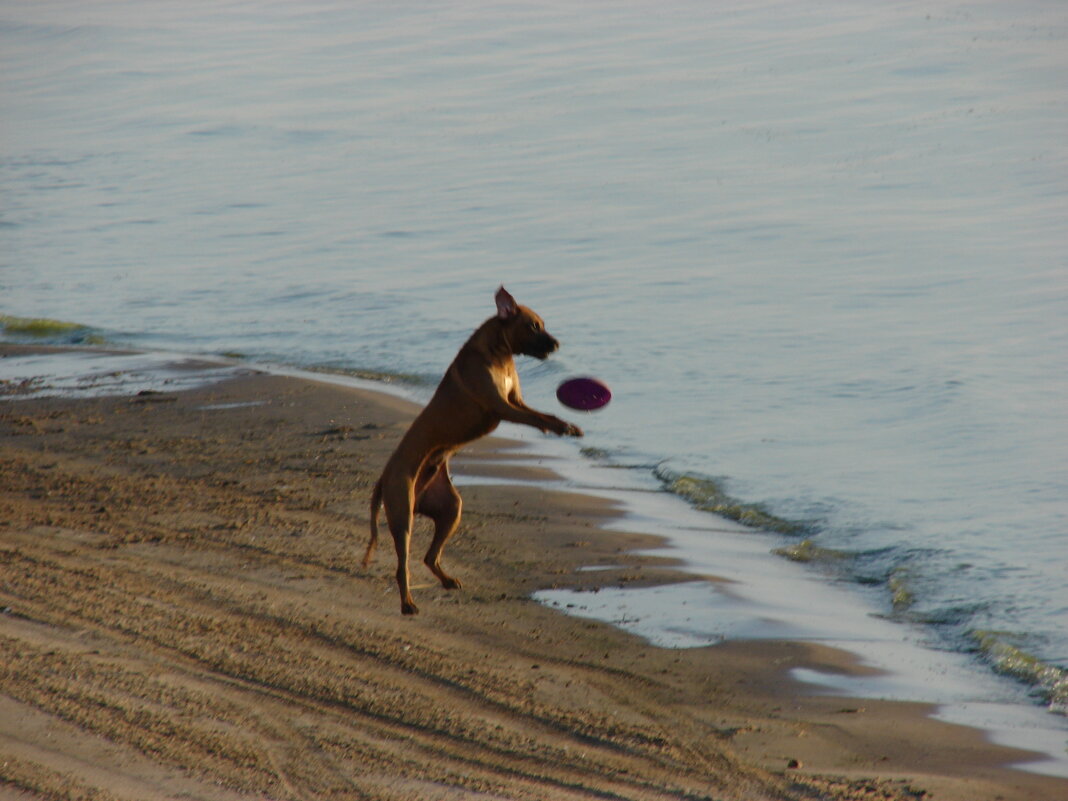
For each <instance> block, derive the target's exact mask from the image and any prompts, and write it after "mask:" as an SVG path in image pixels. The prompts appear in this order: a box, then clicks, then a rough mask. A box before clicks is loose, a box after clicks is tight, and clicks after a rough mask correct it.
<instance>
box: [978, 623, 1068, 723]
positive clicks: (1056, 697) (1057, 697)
mask: <svg viewBox="0 0 1068 801" xmlns="http://www.w3.org/2000/svg"><path fill="white" fill-rule="evenodd" d="M969 634H970V636H971V638H972V640H973V641H974V642H975V644H976V646H977V647H978V649H979V653H980V654H982V656H983V658H984V659H986V660H987V661H988V662H989V663H990V664H991V665H993V667H994V670H996V671H997V672H998V673H1002V674H1004V675H1006V676H1012V677H1013V678H1016V679H1019V680H1020V681H1024V682H1026V683H1027V684H1030V685H1032V686H1033V687H1034V688H1035V690H1036V692H1037V693H1038V694H1039V695H1041V697H1042V698H1043V700H1044V701H1045V702H1046V703H1047V704H1048V705H1049V709H1050V711H1051V712H1056V713H1058V714H1061V715H1068V670H1065V669H1064V668H1060V667H1057V666H1056V665H1050V664H1047V663H1045V662H1043V661H1042V660H1041V659H1039V658H1038V657H1037V656H1034V655H1033V654H1030V653H1028V652H1027V651H1025V650H1024V649H1023V648H1021V647H1020V646H1019V645H1017V644H1016V643H1015V642H1013V640H1014V639H1015V638H1014V636H1013V635H1012V634H1011V633H1010V632H1007V631H988V630H975V631H972V632H969Z"/></svg>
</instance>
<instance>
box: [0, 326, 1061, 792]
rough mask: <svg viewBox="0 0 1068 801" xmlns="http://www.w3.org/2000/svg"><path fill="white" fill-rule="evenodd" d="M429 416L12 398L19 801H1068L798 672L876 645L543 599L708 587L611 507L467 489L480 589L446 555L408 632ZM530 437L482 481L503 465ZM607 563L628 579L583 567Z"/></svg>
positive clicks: (3, 589) (362, 409)
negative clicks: (404, 563) (408, 567)
mask: <svg viewBox="0 0 1068 801" xmlns="http://www.w3.org/2000/svg"><path fill="white" fill-rule="evenodd" d="M17 350H18V349H17V348H13V347H7V348H3V349H0V356H2V355H3V353H5V352H15V351H17ZM7 389H8V390H17V388H14V387H8V388H7ZM414 411H415V410H414V407H412V406H411V405H410V404H408V403H405V402H403V401H400V400H397V399H395V398H392V397H390V396H387V395H382V394H378V393H372V392H364V391H358V390H353V389H348V388H340V387H336V386H332V385H328V384H325V383H319V382H315V381H307V380H302V379H295V378H282V377H276V376H265V375H259V374H250V375H248V376H245V377H241V378H237V379H234V380H229V381H226V382H224V383H221V384H216V385H214V386H211V387H208V388H205V389H201V390H193V391H187V392H180V393H174V394H151V395H140V396H136V397H132V398H130V397H125V398H108V399H95V400H40V399H38V400H19V399H17V397H16V399H10V400H6V401H2V402H0V460H2V461H0V798H4V799H8V798H12V799H27V798H47V799H83V798H84V799H131V800H132V799H137V800H138V801H148V800H149V799H178V798H182V799H220V800H222V799H245V798H256V799H268V798H269V799H304V800H305V801H310V800H311V799H333V798H337V799H348V798H354V799H355V798H360V799H362V798H367V799H427V800H429V801H433V800H434V799H467V798H477V799H536V800H538V801H552V800H554V799H561V801H562V800H563V799H576V800H578V799H816V798H827V799H921V798H923V799H960V800H961V801H964V799H967V800H968V801H983V799H991V800H992V799H1036V800H1037V799H1044V800H1051V799H1055V798H1065V797H1068V782H1066V781H1064V780H1059V779H1050V778H1044V777H1041V776H1035V775H1030V774H1027V773H1023V772H1020V771H1015V770H1009V769H1005V768H1003V767H999V766H1002V765H1004V764H1005V763H1006V762H1009V761H1019V760H1020V759H1022V758H1024V757H1025V756H1026V755H1024V754H1021V753H1020V752H1014V751H1010V750H1007V749H1004V748H999V747H995V746H991V745H989V744H987V743H986V742H985V741H984V740H983V739H982V737H981V736H980V735H979V734H978V733H977V732H975V731H973V730H970V729H967V728H962V727H956V726H952V725H948V724H944V723H939V722H936V721H933V720H931V719H929V718H927V717H925V712H926V711H927V710H926V709H925V708H924V707H922V706H920V705H916V704H904V703H882V702H873V701H870V700H862V701H850V700H844V699H842V698H828V697H820V696H813V695H808V694H806V692H805V690H804V688H803V687H801V686H799V685H797V684H795V683H793V682H791V681H790V680H788V679H786V678H785V675H786V673H787V671H788V670H790V669H791V668H793V667H797V666H801V665H809V666H814V667H818V668H821V669H824V670H851V669H853V667H852V665H851V659H850V657H849V655H847V654H843V653H841V652H838V651H834V650H831V649H827V648H821V647H814V646H811V645H803V644H797V643H727V644H724V645H719V646H715V647H708V648H700V649H688V650H668V649H661V648H656V647H653V646H651V645H648V644H646V643H644V642H642V641H640V640H638V639H636V638H634V637H632V636H630V635H627V634H625V633H623V632H620V631H618V630H616V629H613V628H611V627H609V626H606V625H602V624H599V623H594V622H590V621H585V620H580V619H577V618H573V617H568V616H565V615H563V614H560V613H559V612H556V611H553V610H551V609H548V608H546V607H544V606H541V605H539V604H537V603H535V602H533V601H532V600H530V599H529V594H530V593H531V592H533V591H534V590H537V589H542V588H546V587H554V586H559V587H586V588H589V589H594V588H595V582H596V583H600V584H611V585H620V584H630V585H633V584H635V583H645V584H648V583H653V582H659V581H671V580H675V579H677V578H678V576H677V575H675V574H674V573H673V572H672V570H671V566H670V565H669V564H664V563H663V562H657V561H656V560H652V559H649V558H639V557H637V556H635V555H634V554H632V553H630V551H631V550H632V549H634V548H635V547H637V546H646V545H649V544H651V542H652V538H650V537H646V536H643V535H641V534H640V533H636V534H634V535H621V534H618V533H611V532H606V531H604V530H602V529H601V527H600V525H599V524H600V522H601V521H603V520H604V519H605V517H606V516H609V515H612V514H614V510H613V509H612V507H611V505H610V504H609V503H608V502H606V501H602V500H598V499H594V498H583V497H579V496H573V495H565V494H560V493H553V492H549V491H545V490H540V489H536V488H531V487H529V486H527V487H512V486H499V485H497V486H486V487H479V486H474V487H467V488H465V489H464V490H463V493H464V497H465V514H464V520H463V524H462V526H461V529H460V532H459V534H458V535H457V537H456V539H455V541H454V542H453V543H451V544H450V547H449V549H448V550H447V552H446V556H445V560H446V563H447V564H448V566H449V568H450V570H452V571H453V572H455V573H456V574H457V575H458V576H459V577H460V578H462V579H463V580H464V583H465V588H464V589H463V590H461V591H456V592H446V591H445V590H443V589H442V588H441V587H440V586H438V585H437V584H436V582H435V581H433V580H432V577H431V576H430V574H429V572H428V571H426V570H425V569H424V568H423V566H422V565H421V564H420V563H419V561H418V559H416V560H415V561H414V563H413V571H414V575H415V582H416V589H415V594H416V599H417V602H418V603H419V604H420V608H421V610H422V614H420V615H419V616H417V617H415V618H404V617H402V616H401V615H400V613H399V602H398V598H397V592H396V587H395V584H394V581H393V571H394V568H395V564H394V560H393V555H392V550H391V549H390V548H389V547H388V543H384V546H385V547H383V548H382V549H380V551H379V555H378V558H377V560H376V561H375V563H374V565H373V566H372V567H371V568H370V569H368V570H364V569H362V568H360V567H359V560H360V557H361V555H362V551H363V547H364V544H365V542H366V537H367V513H368V509H367V498H368V492H369V488H370V486H371V485H372V484H373V482H374V480H375V478H376V477H377V473H378V471H379V470H380V468H381V466H382V464H383V463H384V460H385V458H386V457H387V455H388V453H389V452H390V450H391V449H392V447H393V446H394V445H395V443H396V442H397V439H398V437H399V436H400V434H401V433H402V432H403V430H404V426H405V424H406V422H407V421H408V420H410V418H411V416H412V414H413V412H414ZM499 445H500V442H499V441H498V442H497V444H496V445H495V444H494V443H492V442H488V441H487V443H486V444H483V445H481V446H479V447H476V448H473V449H471V451H469V452H468V453H467V456H466V457H463V456H462V457H461V458H460V459H459V460H458V462H457V465H456V467H457V471H458V472H463V471H465V470H466V471H468V472H469V473H476V474H477V473H485V472H486V471H488V470H498V468H493V467H491V466H488V465H487V464H485V457H486V456H487V455H491V454H492V449H493V448H494V447H497V446H499ZM480 462H481V463H480ZM515 465H516V467H515V468H514V470H515V471H519V472H521V471H522V470H523V469H524V468H525V466H526V462H525V461H524V460H523V459H518V460H516V461H515ZM529 466H530V467H531V468H537V467H538V466H537V465H534V464H530V465H529ZM427 535H428V530H427V527H426V526H425V525H421V526H420V528H419V529H418V531H417V533H416V543H417V548H418V546H420V545H422V546H424V547H425V543H426V542H427V539H428V537H427ZM598 562H603V563H613V564H619V565H623V567H622V568H620V569H619V570H615V571H598V572H596V573H592V572H576V569H577V568H578V567H580V566H582V565H587V564H593V563H598Z"/></svg>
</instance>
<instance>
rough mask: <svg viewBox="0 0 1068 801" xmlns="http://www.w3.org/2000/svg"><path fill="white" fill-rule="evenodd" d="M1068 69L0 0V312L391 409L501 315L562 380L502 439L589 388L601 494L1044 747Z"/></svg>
mask: <svg viewBox="0 0 1068 801" xmlns="http://www.w3.org/2000/svg"><path fill="white" fill-rule="evenodd" d="M1066 39H1068V7H1066V6H1064V4H1062V3H1059V2H1048V3H1042V2H1026V3H1013V4H1005V3H998V2H974V3H953V2H949V3H940V4H923V3H911V2H903V3H895V4H893V5H872V4H859V5H858V4H855V3H844V2H843V3H830V4H826V3H825V4H820V5H819V7H818V8H817V7H816V6H808V5H803V4H778V3H771V2H747V3H736V4H723V3H698V2H679V3H673V4H669V5H667V6H658V7H657V9H656V10H652V8H651V6H649V5H648V4H644V3H633V4H612V5H609V4H597V3H594V4H574V3H539V4H530V5H521V4H510V3H478V4H455V3H435V2H425V3H418V4H393V3H370V2H362V3H357V4H351V3H323V2H309V3H300V4H295V3H242V2H215V3H202V4H201V3H176V2H174V3H171V2H158V3H150V4H143V3H134V2H130V0H115V1H114V2H94V3H84V2H73V1H70V0H68V1H67V2H39V3H33V4H28V3H18V2H0V108H2V110H3V113H2V115H0V188H2V190H0V191H2V195H0V315H8V317H7V318H5V319H4V320H3V322H4V323H5V324H6V326H7V329H6V337H7V338H8V339H26V338H32V337H34V335H35V334H36V335H41V334H44V335H45V337H46V339H48V338H51V341H79V340H80V341H84V340H86V339H89V340H90V341H96V342H99V341H107V342H113V343H122V344H130V345H135V346H138V347H142V348H149V349H165V350H181V351H184V352H196V353H231V354H232V353H240V354H244V355H245V356H246V357H248V358H249V359H252V360H258V361H272V362H279V363H286V364H292V365H299V366H305V367H334V368H344V369H358V370H365V371H371V372H383V373H390V374H402V375H405V376H414V377H416V378H417V379H419V380H421V381H423V382H424V391H425V387H427V386H431V385H432V384H433V382H434V381H436V379H437V377H438V376H439V375H440V373H441V371H442V369H443V368H444V366H445V365H446V364H447V363H448V361H449V360H450V359H451V357H452V355H453V354H454V353H455V351H456V349H457V348H458V347H459V345H460V344H461V343H462V341H463V340H464V338H465V337H466V336H467V335H468V334H469V332H470V331H471V330H472V329H473V328H474V327H475V326H476V325H477V324H478V323H479V322H480V321H481V320H482V319H484V318H485V317H486V316H488V315H489V314H490V313H491V312H492V296H493V292H494V291H495V290H496V288H497V286H498V285H499V284H500V283H504V284H505V285H506V286H508V287H509V289H510V290H511V291H512V292H513V293H514V294H515V295H516V296H517V298H518V299H519V300H520V302H525V303H529V304H530V305H532V306H533V307H534V308H536V309H537V310H538V311H539V312H540V313H541V314H542V315H543V316H544V317H545V318H546V320H547V323H548V325H549V329H550V330H551V331H552V332H553V333H554V334H555V335H556V336H557V337H558V338H560V339H561V340H562V342H563V343H564V347H563V349H562V350H561V351H560V353H559V354H558V355H557V356H554V358H553V359H552V360H550V361H549V362H546V363H544V364H535V363H526V364H524V365H522V371H523V380H524V390H525V394H526V396H527V398H528V400H529V401H530V402H531V403H532V405H534V406H535V407H538V408H544V409H547V410H550V411H554V412H555V411H558V409H557V408H556V403H555V401H554V400H553V399H552V393H553V389H554V388H555V385H556V384H557V383H558V382H559V380H560V379H562V378H563V377H565V376H568V375H572V374H582V373H588V374H594V375H598V376H600V377H601V378H602V379H604V380H605V381H606V382H607V383H608V384H609V385H610V386H611V387H612V389H613V393H614V396H615V400H614V401H613V404H612V405H611V406H610V407H608V409H606V410H605V411H603V412H601V413H598V414H595V415H576V416H577V417H581V420H579V422H580V424H581V425H583V427H584V428H585V429H586V431H587V437H586V439H585V441H584V442H583V443H582V444H583V445H584V446H587V447H589V448H592V449H594V451H595V452H596V454H597V455H596V457H595V461H600V462H607V463H609V464H613V465H617V466H619V465H622V466H630V467H632V468H633V471H634V473H635V474H636V475H640V476H642V477H643V478H645V479H648V480H649V481H650V482H653V483H654V484H655V483H656V482H657V481H659V479H656V478H653V475H654V474H653V471H654V469H655V470H656V475H659V476H660V478H661V479H663V481H664V482H666V483H667V484H668V485H670V486H673V487H675V488H676V489H681V490H683V492H684V494H685V495H686V496H687V498H688V499H689V500H690V501H692V502H694V503H696V504H697V505H699V506H708V507H709V508H715V509H718V510H719V511H721V512H723V511H724V510H727V513H730V510H731V509H733V510H735V511H737V513H738V514H737V515H734V516H744V514H745V513H746V512H747V511H748V510H752V509H754V508H758V509H759V511H760V512H761V514H765V515H767V519H768V520H772V519H773V520H779V521H785V522H786V523H788V524H791V525H788V526H786V527H785V528H784V529H783V531H787V532H790V533H777V534H775V535H773V538H772V541H770V542H769V543H767V546H766V547H764V546H762V553H763V554H765V556H766V563H767V564H771V563H772V562H774V561H775V560H777V559H780V557H778V556H774V555H771V554H770V553H769V552H770V551H772V550H775V549H778V550H780V551H781V552H782V553H785V554H788V555H793V556H794V557H795V558H799V559H807V560H808V561H807V562H806V564H807V565H808V570H809V571H810V572H811V575H813V576H818V577H819V578H820V580H821V581H825V582H834V583H844V584H846V585H848V586H851V587H852V588H853V590H854V591H855V592H856V593H857V594H858V597H859V596H863V597H864V599H865V600H864V603H870V604H872V605H874V607H875V608H876V609H877V611H878V612H879V613H880V614H882V615H884V616H885V617H886V618H888V619H889V620H891V621H895V622H896V623H897V624H898V625H900V626H903V627H904V626H909V627H917V628H916V630H918V631H920V632H922V638H923V642H924V645H925V647H927V648H929V649H933V650H941V651H949V652H954V653H959V654H966V655H971V656H970V657H968V658H973V659H975V660H981V661H982V662H983V663H984V664H987V665H989V666H990V667H992V668H994V669H997V670H1001V671H1003V672H1005V673H1008V674H1010V675H1012V676H1014V677H1015V678H1018V679H1020V680H1022V681H1024V682H1026V684H1027V686H1029V687H1032V688H1033V691H1034V693H1035V701H1036V702H1037V703H1041V704H1044V705H1047V706H1049V707H1051V708H1052V709H1053V710H1054V711H1058V710H1059V711H1061V712H1063V711H1064V708H1065V706H1066V704H1068V689H1066V686H1065V685H1066V681H1065V673H1064V671H1065V670H1068V589H1066V588H1068V549H1066V547H1065V544H1064V542H1065V534H1068V447H1066V446H1068V412H1066V411H1065V410H1066V408H1068V405H1066V404H1065V403H1064V398H1065V397H1066V396H1068V371H1066V370H1065V367H1066V366H1068V365H1066V363H1065V354H1066V353H1068V325H1066V322H1068V256H1066V255H1065V254H1066V253H1068V248H1066V245H1068V146H1066V145H1065V142H1066V141H1068V137H1066V136H1065V133H1066V132H1068V41H1066ZM32 318H47V319H50V320H58V321H65V322H75V323H78V324H80V325H81V326H84V328H82V327H76V328H73V329H71V328H61V327H50V326H49V325H47V324H45V325H40V326H38V327H37V330H36V331H34V330H27V329H26V327H25V326H24V325H22V324H21V323H20V322H19V320H25V319H32ZM572 458H578V456H577V453H573V454H572ZM680 480H682V482H683V484H684V485H685V486H681V485H680V484H679V481H680ZM695 488H696V489H695ZM712 498H716V499H718V500H715V501H712V500H710V499H712ZM679 505H680V507H681V503H680V504H679ZM792 524H797V525H792ZM806 540H807V541H808V542H806ZM692 547H693V548H695V549H700V548H701V547H702V545H701V542H700V541H697V542H695V543H693V544H692ZM706 547H709V548H710V546H706ZM703 558H707V559H709V560H712V561H714V560H715V553H713V552H709V553H706V554H703ZM769 569H770V568H769ZM709 614H714V612H710V613H709Z"/></svg>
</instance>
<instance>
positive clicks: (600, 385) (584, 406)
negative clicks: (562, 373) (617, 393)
mask: <svg viewBox="0 0 1068 801" xmlns="http://www.w3.org/2000/svg"><path fill="white" fill-rule="evenodd" d="M556 399H557V400H558V401H560V403H562V404H564V406H568V407H570V408H572V409H578V410H579V411H582V412H592V411H593V410H594V409H600V408H601V407H602V406H605V405H606V404H607V403H608V401H610V400H612V390H610V389H609V388H608V386H607V385H606V384H605V383H604V382H603V381H599V380H597V379H596V378H589V377H586V376H583V377H581V378H569V379H567V381H564V382H563V383H562V384H561V385H560V386H559V387H557V388H556Z"/></svg>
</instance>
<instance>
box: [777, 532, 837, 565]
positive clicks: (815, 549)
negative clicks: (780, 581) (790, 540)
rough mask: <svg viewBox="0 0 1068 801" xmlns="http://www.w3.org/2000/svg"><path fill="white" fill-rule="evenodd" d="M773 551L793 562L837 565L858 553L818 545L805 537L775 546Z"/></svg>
mask: <svg viewBox="0 0 1068 801" xmlns="http://www.w3.org/2000/svg"><path fill="white" fill-rule="evenodd" d="M772 553H773V554H775V555H776V556H784V557H786V558H787V559H789V560H790V561H791V562H802V563H804V564H828V565H835V564H840V563H842V562H847V561H850V560H852V559H853V558H854V557H855V556H856V554H853V553H849V552H848V551H839V550H836V549H834V548H824V547H822V546H820V545H816V543H814V542H813V541H812V540H811V539H809V538H807V537H806V538H805V539H803V540H801V542H798V543H794V544H793V545H785V546H783V547H782V548H775V549H773V550H772Z"/></svg>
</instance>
